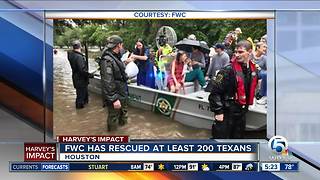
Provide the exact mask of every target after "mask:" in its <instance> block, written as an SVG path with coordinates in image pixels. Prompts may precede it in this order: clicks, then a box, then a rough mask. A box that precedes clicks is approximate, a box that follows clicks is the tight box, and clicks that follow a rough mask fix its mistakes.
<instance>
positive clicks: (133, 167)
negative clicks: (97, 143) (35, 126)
mask: <svg viewBox="0 0 320 180" xmlns="http://www.w3.org/2000/svg"><path fill="white" fill-rule="evenodd" d="M257 170H258V163H257V162H236V163H234V162H147V163H145V162H144V163H142V162H130V163H129V162H128V163H126V162H105V163H102V162H99V163H82V162H52V163H51V162H10V172H43V171H46V172H66V171H71V172H72V171H89V172H92V171H257Z"/></svg>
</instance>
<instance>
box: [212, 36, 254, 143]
mask: <svg viewBox="0 0 320 180" xmlns="http://www.w3.org/2000/svg"><path fill="white" fill-rule="evenodd" d="M251 51H252V45H251V43H250V42H249V41H246V40H244V41H240V42H238V43H237V45H236V50H235V57H234V58H233V59H232V60H231V64H230V65H228V66H226V67H224V68H223V69H222V70H220V71H219V72H218V74H217V75H216V78H215V79H214V80H212V81H211V83H212V89H211V93H210V95H209V103H210V109H211V111H213V112H214V124H213V125H212V136H213V138H217V139H228V138H236V139H237V138H243V136H244V131H245V126H246V118H245V116H246V112H247V111H248V106H249V105H252V104H253V100H254V95H255V89H256V86H257V81H258V76H257V69H256V67H255V65H254V64H253V63H252V61H251V59H250V53H251Z"/></svg>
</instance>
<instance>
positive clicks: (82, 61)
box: [68, 40, 93, 109]
mask: <svg viewBox="0 0 320 180" xmlns="http://www.w3.org/2000/svg"><path fill="white" fill-rule="evenodd" d="M72 47H73V50H71V51H68V61H69V63H70V66H71V69H72V82H73V87H74V88H75V89H76V94H77V97H76V109H81V108H84V105H85V104H87V103H88V102H89V97H88V84H89V78H93V74H91V73H88V64H87V61H86V58H85V56H84V54H82V53H81V43H80V41H79V40H76V41H73V43H72Z"/></svg>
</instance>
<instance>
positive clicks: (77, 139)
mask: <svg viewBox="0 0 320 180" xmlns="http://www.w3.org/2000/svg"><path fill="white" fill-rule="evenodd" d="M57 142H59V143H127V142H129V137H128V136H57Z"/></svg>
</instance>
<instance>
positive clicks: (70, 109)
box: [53, 50, 211, 139]
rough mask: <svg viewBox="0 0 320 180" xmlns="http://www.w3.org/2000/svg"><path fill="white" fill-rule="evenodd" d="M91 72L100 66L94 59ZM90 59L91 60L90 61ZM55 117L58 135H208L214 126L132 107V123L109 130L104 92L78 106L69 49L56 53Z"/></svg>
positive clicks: (162, 136)
mask: <svg viewBox="0 0 320 180" xmlns="http://www.w3.org/2000/svg"><path fill="white" fill-rule="evenodd" d="M90 63H91V65H90V70H89V71H90V72H92V71H93V70H95V69H96V66H95V64H94V63H95V62H94V61H93V62H90ZM90 63H89V64H90ZM53 66H54V67H53V68H54V99H53V121H54V136H56V135H129V136H130V137H131V138H133V139H208V138H209V137H210V136H211V135H210V134H211V131H210V130H206V129H197V128H192V127H188V126H185V125H183V124H181V123H179V122H176V121H173V120H170V119H166V118H165V117H164V116H162V115H159V114H154V113H153V112H150V111H145V110H142V109H137V108H133V107H129V111H128V112H129V119H128V124H127V125H125V126H123V127H119V128H118V130H117V131H114V132H108V131H107V111H106V109H105V108H103V107H102V100H101V97H100V95H97V94H94V93H92V92H89V104H88V105H86V107H85V108H84V109H80V110H76V108H75V98H76V92H75V89H74V88H73V84H72V77H71V74H72V73H71V68H70V65H69V62H68V60H67V53H66V51H64V50H58V53H57V55H54V62H53Z"/></svg>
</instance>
